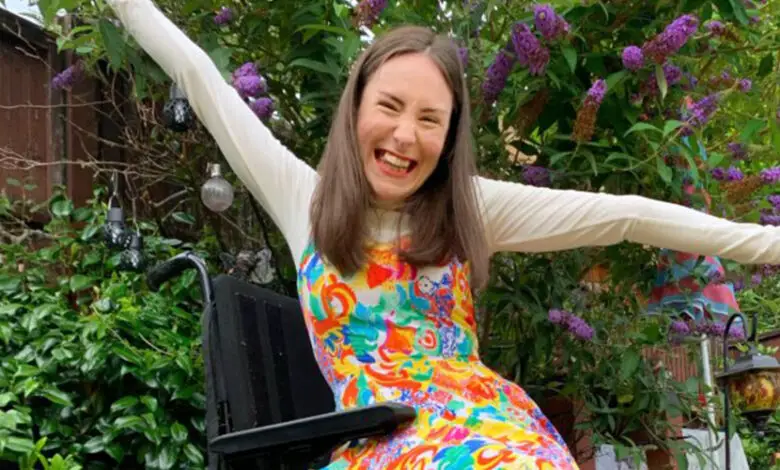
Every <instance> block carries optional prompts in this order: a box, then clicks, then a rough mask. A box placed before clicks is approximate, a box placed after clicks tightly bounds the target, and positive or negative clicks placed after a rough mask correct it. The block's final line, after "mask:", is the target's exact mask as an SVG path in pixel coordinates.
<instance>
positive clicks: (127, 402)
mask: <svg viewBox="0 0 780 470" xmlns="http://www.w3.org/2000/svg"><path fill="white" fill-rule="evenodd" d="M137 404H138V398H137V397H134V396H126V397H122V398H120V399H119V400H117V401H115V402H114V403H112V404H111V411H112V412H114V413H116V412H118V411H123V410H126V409H128V408H132V407H134V406H135V405H137Z"/></svg>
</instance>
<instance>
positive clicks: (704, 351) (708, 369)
mask: <svg viewBox="0 0 780 470" xmlns="http://www.w3.org/2000/svg"><path fill="white" fill-rule="evenodd" d="M710 344H711V342H710V340H709V338H707V335H701V341H700V342H699V345H700V346H701V364H702V375H704V384H705V385H706V386H707V388H708V389H709V391H708V392H707V419H708V420H709V422H710V423H712V426H715V423H716V420H717V417H716V416H715V407H714V406H713V403H712V399H713V390H715V387H714V383H713V380H712V362H711V359H710ZM716 442H717V435H716V434H715V432H714V431H713V430H712V427H710V426H707V447H708V448H709V449H710V456H711V457H712V460H713V461H714V462H718V460H720V459H718V449H717V447H716ZM716 465H717V468H720V463H719V462H718V463H717V464H716Z"/></svg>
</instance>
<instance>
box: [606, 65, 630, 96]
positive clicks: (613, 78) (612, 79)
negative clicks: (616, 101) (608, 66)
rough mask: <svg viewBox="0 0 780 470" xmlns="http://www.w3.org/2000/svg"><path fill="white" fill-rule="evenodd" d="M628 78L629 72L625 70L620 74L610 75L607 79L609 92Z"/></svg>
mask: <svg viewBox="0 0 780 470" xmlns="http://www.w3.org/2000/svg"><path fill="white" fill-rule="evenodd" d="M627 76H628V72H627V71H625V70H621V71H620V72H615V73H612V74H610V75H609V76H608V77H607V79H606V82H607V90H610V91H611V90H614V89H615V87H616V86H617V84H618V83H620V82H621V81H622V80H623V79H624V78H626V77H627Z"/></svg>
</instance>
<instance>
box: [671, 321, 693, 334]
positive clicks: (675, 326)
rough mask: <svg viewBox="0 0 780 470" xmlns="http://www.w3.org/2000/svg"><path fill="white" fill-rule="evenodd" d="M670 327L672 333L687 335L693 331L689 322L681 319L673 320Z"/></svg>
mask: <svg viewBox="0 0 780 470" xmlns="http://www.w3.org/2000/svg"><path fill="white" fill-rule="evenodd" d="M670 329H671V331H672V333H674V334H677V335H683V336H685V335H689V334H690V333H691V328H690V327H689V326H688V324H687V323H685V322H684V321H680V320H676V321H673V322H672V324H671V326H670Z"/></svg>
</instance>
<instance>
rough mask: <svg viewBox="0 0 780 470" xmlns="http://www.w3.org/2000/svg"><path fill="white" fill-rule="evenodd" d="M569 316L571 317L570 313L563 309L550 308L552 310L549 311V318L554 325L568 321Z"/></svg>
mask: <svg viewBox="0 0 780 470" xmlns="http://www.w3.org/2000/svg"><path fill="white" fill-rule="evenodd" d="M568 318H569V313H568V312H564V311H563V310H558V309H555V308H554V309H550V311H549V312H547V319H548V320H549V321H550V323H552V324H553V325H562V324H564V323H566V321H567V319H568Z"/></svg>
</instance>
